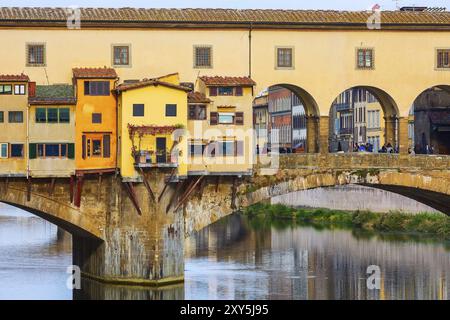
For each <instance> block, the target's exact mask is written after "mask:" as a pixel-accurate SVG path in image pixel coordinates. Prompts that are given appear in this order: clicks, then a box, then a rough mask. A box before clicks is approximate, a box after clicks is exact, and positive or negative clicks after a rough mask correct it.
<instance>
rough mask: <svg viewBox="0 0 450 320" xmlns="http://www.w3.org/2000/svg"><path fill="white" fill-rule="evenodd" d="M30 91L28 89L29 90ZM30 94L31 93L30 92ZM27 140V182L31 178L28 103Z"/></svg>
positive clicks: (28, 111)
mask: <svg viewBox="0 0 450 320" xmlns="http://www.w3.org/2000/svg"><path fill="white" fill-rule="evenodd" d="M27 91H28V88H27ZM28 93H29V91H28ZM26 121H27V138H26V139H25V141H26V142H25V143H26V145H25V146H24V149H26V150H27V152H24V153H25V154H24V156H25V157H27V180H28V178H29V177H30V103H29V102H28V103H27V117H26Z"/></svg>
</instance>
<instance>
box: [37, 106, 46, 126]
mask: <svg viewBox="0 0 450 320" xmlns="http://www.w3.org/2000/svg"><path fill="white" fill-rule="evenodd" d="M36 122H37V123H44V122H47V109H45V108H37V109H36Z"/></svg>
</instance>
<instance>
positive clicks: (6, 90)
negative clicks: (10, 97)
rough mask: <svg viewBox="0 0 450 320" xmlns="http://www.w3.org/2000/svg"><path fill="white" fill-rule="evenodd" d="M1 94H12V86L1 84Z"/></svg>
mask: <svg viewBox="0 0 450 320" xmlns="http://www.w3.org/2000/svg"><path fill="white" fill-rule="evenodd" d="M0 94H12V85H10V84H0Z"/></svg>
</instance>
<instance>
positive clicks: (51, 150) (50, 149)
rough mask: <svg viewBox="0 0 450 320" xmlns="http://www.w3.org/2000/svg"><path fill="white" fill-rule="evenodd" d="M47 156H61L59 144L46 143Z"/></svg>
mask: <svg viewBox="0 0 450 320" xmlns="http://www.w3.org/2000/svg"><path fill="white" fill-rule="evenodd" d="M45 156H46V157H59V144H46V145H45Z"/></svg>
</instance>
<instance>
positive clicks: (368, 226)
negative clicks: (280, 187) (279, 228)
mask: <svg viewBox="0 0 450 320" xmlns="http://www.w3.org/2000/svg"><path fill="white" fill-rule="evenodd" d="M244 214H245V215H247V216H249V217H250V218H256V217H259V218H261V217H264V218H265V219H268V220H271V221H274V220H279V223H280V224H283V225H284V224H286V223H287V222H288V221H287V220H291V221H294V222H295V223H297V224H301V225H308V224H309V225H313V226H316V227H327V226H328V227H330V226H335V227H343V228H359V229H363V230H367V231H378V232H400V233H414V234H426V235H433V236H438V237H439V238H443V239H446V240H450V217H447V216H445V215H441V214H435V213H418V214H407V213H403V212H397V211H391V212H388V213H376V212H370V211H354V212H348V211H341V210H331V209H303V208H291V207H288V206H285V205H282V204H275V205H271V204H265V203H259V204H255V205H253V206H250V207H248V208H246V209H245V210H244Z"/></svg>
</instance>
